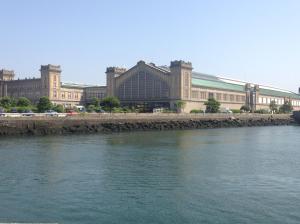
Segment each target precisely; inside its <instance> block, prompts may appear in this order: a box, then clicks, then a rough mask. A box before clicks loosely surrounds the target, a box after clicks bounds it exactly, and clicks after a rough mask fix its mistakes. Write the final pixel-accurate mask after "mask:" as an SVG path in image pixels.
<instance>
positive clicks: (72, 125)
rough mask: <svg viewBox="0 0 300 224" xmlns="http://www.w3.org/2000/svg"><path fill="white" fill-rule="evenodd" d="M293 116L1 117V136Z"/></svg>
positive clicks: (248, 123) (247, 123)
mask: <svg viewBox="0 0 300 224" xmlns="http://www.w3.org/2000/svg"><path fill="white" fill-rule="evenodd" d="M294 124H296V122H295V120H294V119H293V118H292V116H291V115H290V114H274V115H270V114H206V115H203V114H195V115H194V114H134V113H132V114H86V115H84V116H81V115H77V116H70V117H21V118H0V137H3V136H18V135H31V136H44V135H55V134H80V133H82V134H89V133H113V132H131V131H155V130H156V131H163V130H185V129H207V128H233V127H255V126H257V127H259V126H279V125H294Z"/></svg>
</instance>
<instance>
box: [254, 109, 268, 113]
mask: <svg viewBox="0 0 300 224" xmlns="http://www.w3.org/2000/svg"><path fill="white" fill-rule="evenodd" d="M254 113H256V114H269V111H268V110H266V109H259V110H255V111H254Z"/></svg>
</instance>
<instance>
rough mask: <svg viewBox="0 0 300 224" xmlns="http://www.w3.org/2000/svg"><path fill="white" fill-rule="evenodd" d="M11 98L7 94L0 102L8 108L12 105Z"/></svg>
mask: <svg viewBox="0 0 300 224" xmlns="http://www.w3.org/2000/svg"><path fill="white" fill-rule="evenodd" d="M11 103H12V102H11V98H10V97H8V96H5V97H2V98H1V100H0V104H1V106H2V107H4V108H6V109H8V108H10V107H11Z"/></svg>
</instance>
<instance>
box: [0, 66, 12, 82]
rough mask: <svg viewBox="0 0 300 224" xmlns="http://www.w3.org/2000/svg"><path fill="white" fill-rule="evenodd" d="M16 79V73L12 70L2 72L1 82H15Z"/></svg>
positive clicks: (0, 71)
mask: <svg viewBox="0 0 300 224" xmlns="http://www.w3.org/2000/svg"><path fill="white" fill-rule="evenodd" d="M14 77H15V73H14V71H12V70H5V69H2V70H0V80H2V81H10V80H13V79H14Z"/></svg>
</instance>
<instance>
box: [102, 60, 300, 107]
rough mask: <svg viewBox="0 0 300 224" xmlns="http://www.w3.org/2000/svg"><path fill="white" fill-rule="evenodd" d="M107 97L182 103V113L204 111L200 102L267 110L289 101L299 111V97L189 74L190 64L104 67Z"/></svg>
mask: <svg viewBox="0 0 300 224" xmlns="http://www.w3.org/2000/svg"><path fill="white" fill-rule="evenodd" d="M106 77H107V95H108V96H116V97H118V98H119V99H120V101H121V103H122V104H123V105H141V104H142V105H144V106H146V107H148V108H150V109H151V108H155V107H168V108H171V109H176V102H177V101H178V100H182V101H184V102H186V105H185V107H184V112H190V111H191V110H192V109H202V110H204V109H205V105H204V102H205V101H207V100H208V99H209V98H215V99H216V100H218V101H219V102H220V103H221V107H222V108H228V109H240V108H241V106H243V105H248V106H249V107H250V108H251V109H252V110H257V109H268V108H269V104H270V102H271V101H273V100H274V101H275V102H276V104H277V105H279V106H280V105H282V104H283V103H284V101H286V100H287V101H290V102H291V103H292V105H293V107H294V109H300V95H299V94H296V93H293V92H291V91H287V90H282V89H278V88H274V87H267V86H263V85H258V84H253V83H247V82H242V81H238V80H232V79H227V78H222V77H218V76H213V75H207V74H203V73H198V72H194V71H193V67H192V64H191V63H190V62H184V61H172V62H171V64H170V66H156V65H155V64H153V63H149V64H147V63H145V62H144V61H139V62H138V63H137V64H136V65H135V66H133V67H132V68H130V69H125V68H118V67H108V68H107V70H106Z"/></svg>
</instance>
